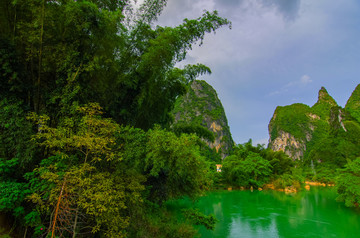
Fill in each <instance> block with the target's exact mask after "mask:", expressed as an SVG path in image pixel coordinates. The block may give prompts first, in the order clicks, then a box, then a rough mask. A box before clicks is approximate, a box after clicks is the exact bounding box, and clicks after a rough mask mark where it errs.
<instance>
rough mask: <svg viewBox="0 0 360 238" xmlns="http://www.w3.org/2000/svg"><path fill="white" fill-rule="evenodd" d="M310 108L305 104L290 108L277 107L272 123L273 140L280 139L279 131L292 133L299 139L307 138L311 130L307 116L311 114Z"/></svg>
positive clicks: (294, 105)
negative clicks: (307, 133)
mask: <svg viewBox="0 0 360 238" xmlns="http://www.w3.org/2000/svg"><path fill="white" fill-rule="evenodd" d="M310 112H311V110H310V107H309V106H307V105H304V104H300V103H296V104H292V105H290V106H284V107H280V106H279V107H277V108H276V110H275V113H274V115H276V117H275V116H274V117H273V119H272V120H271V122H270V125H269V126H270V127H271V128H273V129H272V131H271V140H275V138H277V137H278V135H279V134H278V133H279V131H285V132H289V133H291V135H293V136H294V137H295V138H297V139H303V138H305V137H306V132H307V131H308V130H310V129H309V127H308V125H309V122H310V119H309V118H308V116H307V114H308V113H310Z"/></svg>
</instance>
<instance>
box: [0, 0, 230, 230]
mask: <svg viewBox="0 0 360 238" xmlns="http://www.w3.org/2000/svg"><path fill="white" fill-rule="evenodd" d="M166 2H167V1H166V0H146V1H143V2H141V3H140V7H137V6H134V5H133V4H132V3H131V1H128V0H125V1H115V0H109V1H101V0H83V1H73V0H62V1H44V0H16V1H12V0H4V1H2V2H1V4H0V22H1V24H0V35H1V37H0V95H1V100H0V187H1V188H0V189H1V193H0V211H5V212H7V214H12V217H13V218H15V220H16V222H17V223H16V224H17V225H18V226H22V227H20V229H19V231H20V232H21V231H24V230H27V231H28V236H29V235H33V236H36V237H38V236H44V235H45V236H46V234H47V235H48V236H50V234H51V235H56V236H64V237H68V236H74V237H75V236H76V235H77V234H79V233H83V232H85V233H87V234H89V236H91V232H92V233H95V234H94V236H96V237H98V236H99V237H103V236H105V237H124V236H126V234H133V233H132V232H133V231H131V229H136V228H135V227H134V226H132V225H131V222H133V223H134V224H137V222H136V221H137V220H138V219H137V218H138V217H150V216H149V214H146V213H151V212H153V211H151V209H148V205H144V204H149V203H151V202H150V201H149V200H152V201H156V202H160V203H161V201H164V200H166V199H169V198H176V197H181V196H190V197H192V198H194V197H195V196H196V195H198V194H200V193H201V191H202V190H203V189H205V188H208V187H209V186H210V184H211V181H210V179H209V173H208V169H209V166H210V164H209V163H207V162H206V161H205V159H204V158H203V156H201V154H200V153H203V152H200V150H199V143H198V141H199V138H198V137H196V136H195V135H180V136H179V137H177V136H176V135H175V134H173V133H171V132H168V131H164V130H162V129H160V128H156V129H153V130H149V131H148V132H146V131H144V130H142V129H145V130H148V129H150V128H153V127H154V124H156V123H157V124H160V125H162V126H164V127H167V126H168V124H169V122H171V120H172V115H171V110H172V109H173V107H174V104H175V101H176V99H177V98H178V97H180V96H181V95H183V94H185V93H186V90H187V87H188V84H189V83H191V82H192V81H194V80H195V78H196V77H197V76H199V75H202V74H205V73H210V72H211V71H210V69H209V68H208V67H206V66H205V65H202V64H195V65H187V66H185V67H183V68H181V69H180V68H176V67H175V64H176V63H178V62H180V61H182V60H184V59H185V57H186V54H187V52H188V51H189V50H191V47H192V46H193V45H194V44H197V43H200V44H201V43H202V41H203V39H204V37H205V35H206V33H210V32H215V31H216V30H217V29H218V28H220V27H221V26H226V25H230V22H229V21H228V20H226V19H224V18H221V17H219V16H218V13H217V12H216V11H214V12H212V13H210V12H205V13H204V14H203V15H202V16H201V17H199V18H197V19H195V20H189V19H185V20H184V22H183V23H182V24H181V25H179V26H176V27H160V26H154V21H155V20H156V19H157V17H158V16H159V14H160V13H161V12H162V10H163V8H164V7H165V5H166ZM100 105H101V106H100ZM102 108H104V110H102ZM27 119H29V120H32V121H33V122H34V124H31V123H30V122H29V121H28V120H27ZM120 124H121V125H123V126H120ZM132 126H135V128H134V127H132ZM140 128H141V129H140ZM195 131H196V133H197V134H201V136H203V137H207V138H208V139H209V138H210V139H211V133H209V132H208V131H205V130H204V129H203V128H198V127H196V128H195ZM213 157H214V158H215V157H216V156H215V155H213ZM162 193H164V194H165V195H164V196H159V198H157V195H158V194H162ZM149 206H150V205H149ZM154 213H155V212H154ZM164 213H166V212H164ZM172 219H173V218H166V215H163V216H162V217H161V218H160V219H159V220H160V221H164V222H165V224H161V223H160V222H159V223H157V224H154V223H151V222H146V224H148V225H149V224H150V225H149V226H152V229H153V231H154V230H157V229H163V230H164V232H155V231H154V232H150V233H149V234H154V237H155V236H170V235H171V234H179V237H181V235H184V236H187V237H190V236H193V235H194V234H195V233H194V229H190V228H189V227H190V225H189V224H188V223H185V224H175V222H174V221H173V220H172ZM139 220H140V221H142V220H141V219H139ZM144 220H146V219H144ZM166 222H169V224H170V223H171V224H172V225H171V228H166V227H167V224H166ZM27 227H29V229H27ZM16 228H17V227H16ZM22 228H23V229H22ZM41 228H43V231H41ZM182 229H185V230H183V231H182ZM144 230H146V231H149V230H151V229H147V228H144ZM89 232H90V233H89ZM30 233H32V234H30ZM40 233H41V234H40ZM19 236H22V234H19Z"/></svg>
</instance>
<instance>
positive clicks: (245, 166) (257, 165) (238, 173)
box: [222, 152, 272, 188]
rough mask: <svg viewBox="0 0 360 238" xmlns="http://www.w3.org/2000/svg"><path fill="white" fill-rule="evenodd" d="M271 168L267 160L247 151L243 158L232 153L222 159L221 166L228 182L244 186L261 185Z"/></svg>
mask: <svg viewBox="0 0 360 238" xmlns="http://www.w3.org/2000/svg"><path fill="white" fill-rule="evenodd" d="M271 169H272V166H271V165H270V163H269V161H267V160H265V159H263V158H262V157H261V156H259V155H258V154H255V153H253V152H249V155H248V156H247V157H246V158H245V159H244V160H242V159H241V158H239V157H237V156H234V155H232V156H229V157H227V158H226V159H225V160H224V163H223V167H222V171H223V173H224V177H225V179H226V181H227V182H228V183H229V184H232V185H235V186H243V187H246V188H249V187H251V186H252V187H254V188H258V187H262V186H263V185H264V183H266V182H267V181H268V179H269V177H270V175H271V172H272V170H271Z"/></svg>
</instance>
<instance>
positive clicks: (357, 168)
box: [337, 158, 360, 207]
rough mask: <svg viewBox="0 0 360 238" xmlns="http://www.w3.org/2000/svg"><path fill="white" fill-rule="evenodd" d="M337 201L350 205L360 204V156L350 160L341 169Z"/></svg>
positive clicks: (356, 205)
mask: <svg viewBox="0 0 360 238" xmlns="http://www.w3.org/2000/svg"><path fill="white" fill-rule="evenodd" d="M337 193H338V195H339V196H338V197H337V201H340V202H345V205H346V206H348V207H358V206H359V204H360V158H357V159H356V160H354V161H349V162H348V163H347V164H346V166H345V168H344V169H340V170H339V176H338V179H337Z"/></svg>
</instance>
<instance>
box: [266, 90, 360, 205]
mask: <svg viewBox="0 0 360 238" xmlns="http://www.w3.org/2000/svg"><path fill="white" fill-rule="evenodd" d="M359 90H360V87H359V85H358V86H357V87H356V89H355V90H354V92H353V93H352V95H351V97H350V98H349V100H348V102H347V104H346V106H345V108H341V107H340V106H338V104H337V103H336V101H335V100H334V99H333V98H332V97H331V96H330V95H329V94H328V92H327V91H326V89H325V88H321V89H320V91H319V96H318V101H317V102H316V103H315V104H314V105H313V106H312V107H309V106H307V105H304V104H292V105H289V106H284V107H277V108H276V110H275V113H274V115H273V117H272V119H271V121H270V124H269V134H270V143H269V147H270V148H271V149H273V150H275V151H284V152H285V153H286V154H288V155H289V156H290V157H292V158H293V159H294V160H299V162H300V164H302V166H303V168H304V169H305V171H307V172H306V173H307V176H308V177H309V178H312V179H314V180H321V181H324V182H334V181H335V180H336V176H337V175H338V172H341V171H340V170H339V171H338V170H337V169H344V168H349V166H350V165H352V166H355V164H356V162H355V161H356V158H358V157H359V156H360V146H359V145H360V121H359V118H358V115H359V113H360V107H359V102H360V96H359V95H360V94H359ZM353 169H354V171H353V172H354V173H355V174H357V173H359V171H357V169H355V168H354V167H353ZM346 171H348V170H346ZM342 172H344V171H342ZM345 174H346V173H345ZM339 179H340V181H342V182H343V179H344V178H343V177H341V176H340V178H339ZM355 181H357V180H356V179H355V180H353V181H352V182H351V181H350V180H349V181H348V182H349V184H348V189H351V190H353V191H355V190H356V189H357V188H356V189H355V187H354V186H355V184H354V183H356V182H355ZM342 189H344V188H342ZM356 197H359V196H358V195H356ZM349 204H350V203H349ZM352 205H354V203H353V204H352Z"/></svg>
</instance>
